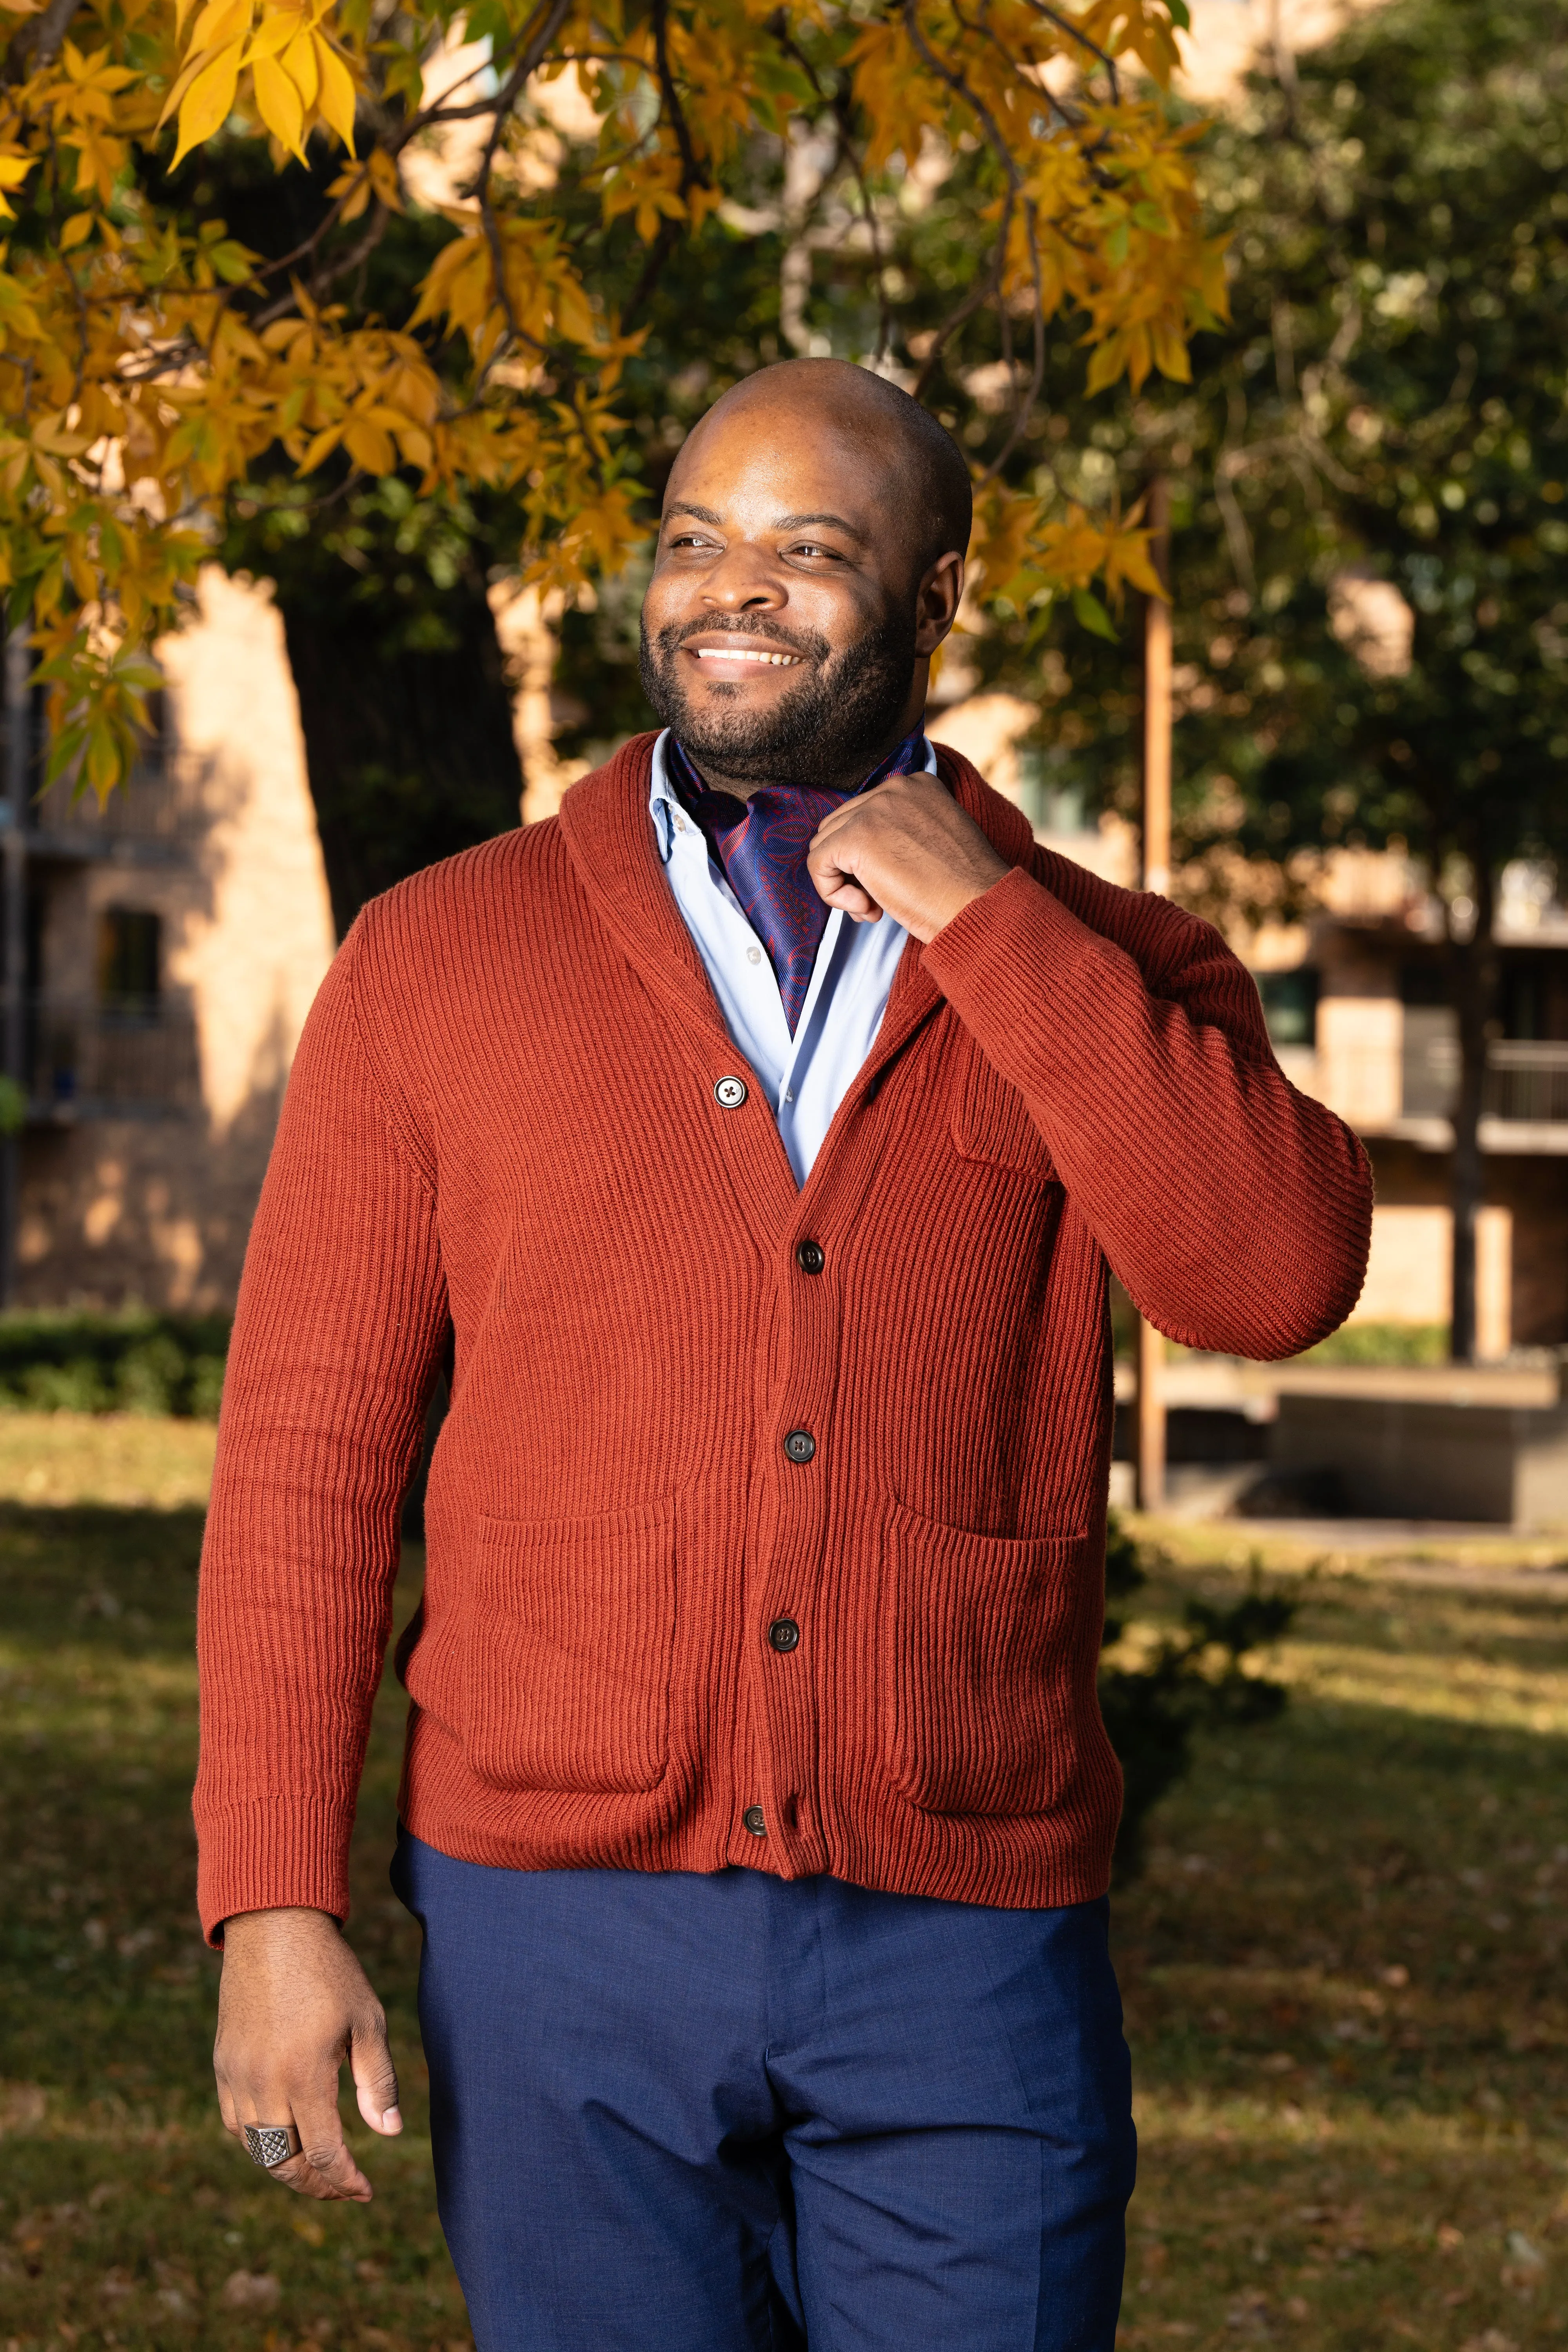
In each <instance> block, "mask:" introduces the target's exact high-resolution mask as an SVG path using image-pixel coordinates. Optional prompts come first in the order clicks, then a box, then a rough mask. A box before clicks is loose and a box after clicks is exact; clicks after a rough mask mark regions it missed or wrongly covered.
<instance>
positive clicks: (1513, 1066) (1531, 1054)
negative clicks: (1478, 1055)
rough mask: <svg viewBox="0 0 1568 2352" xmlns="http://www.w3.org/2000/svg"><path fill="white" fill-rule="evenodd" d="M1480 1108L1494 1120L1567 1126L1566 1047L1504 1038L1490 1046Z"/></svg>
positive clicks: (1544, 1125)
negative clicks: (1527, 1120)
mask: <svg viewBox="0 0 1568 2352" xmlns="http://www.w3.org/2000/svg"><path fill="white" fill-rule="evenodd" d="M1482 1107H1483V1108H1484V1109H1485V1110H1487V1111H1488V1112H1489V1115H1490V1116H1491V1117H1492V1118H1512V1119H1530V1120H1531V1121H1534V1122H1535V1123H1537V1124H1538V1125H1541V1126H1543V1127H1550V1126H1556V1125H1559V1124H1561V1123H1563V1122H1568V1043H1563V1044H1558V1043H1556V1042H1555V1041H1552V1042H1545V1041H1542V1042H1540V1043H1536V1042H1530V1043H1526V1042H1525V1041H1524V1040H1523V1039H1516V1038H1512V1037H1504V1038H1500V1039H1499V1040H1498V1041H1497V1043H1496V1044H1495V1045H1489V1046H1488V1047H1487V1083H1486V1092H1485V1094H1484V1096H1483V1097H1482Z"/></svg>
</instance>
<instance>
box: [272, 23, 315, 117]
mask: <svg viewBox="0 0 1568 2352" xmlns="http://www.w3.org/2000/svg"><path fill="white" fill-rule="evenodd" d="M279 62H280V64H281V65H282V68H283V70H284V72H285V73H286V74H287V75H288V76H289V79H290V80H291V81H292V82H293V83H294V84H295V86H296V88H297V89H298V90H299V92H300V97H301V98H302V99H303V100H304V101H305V106H306V109H307V111H308V110H310V108H311V107H312V106H314V105H315V103H316V100H317V98H318V97H319V95H320V93H321V73H320V71H319V69H318V68H317V65H316V43H315V39H314V37H313V36H312V35H311V34H310V32H309V31H308V30H306V29H304V28H300V30H298V31H296V32H295V33H294V35H293V36H292V37H291V38H290V40H289V45H288V47H286V48H285V49H284V50H283V51H282V53H281V57H280V58H279Z"/></svg>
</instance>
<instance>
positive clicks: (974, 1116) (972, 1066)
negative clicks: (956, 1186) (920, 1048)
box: [952, 1043, 1056, 1178]
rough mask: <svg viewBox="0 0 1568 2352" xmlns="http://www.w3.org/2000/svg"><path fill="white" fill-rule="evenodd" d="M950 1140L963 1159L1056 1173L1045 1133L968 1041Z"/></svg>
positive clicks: (1044, 1174) (1028, 1172) (1026, 1171)
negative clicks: (1043, 1134) (1044, 1136)
mask: <svg viewBox="0 0 1568 2352" xmlns="http://www.w3.org/2000/svg"><path fill="white" fill-rule="evenodd" d="M952 1140H953V1143H954V1145H955V1147H956V1148H957V1150H958V1152H959V1155H960V1157H961V1158H962V1159H964V1160H980V1161H983V1162H984V1165H986V1166H987V1167H990V1168H1012V1169H1016V1170H1017V1171H1019V1172H1020V1173H1022V1174H1026V1175H1030V1176H1038V1177H1041V1178H1051V1177H1054V1176H1055V1174H1056V1171H1055V1169H1054V1168H1053V1167H1052V1165H1051V1157H1050V1154H1049V1152H1048V1151H1047V1150H1046V1145H1045V1139H1044V1138H1043V1137H1042V1135H1041V1133H1040V1130H1039V1129H1038V1128H1037V1126H1036V1125H1035V1122H1034V1120H1033V1119H1032V1118H1030V1117H1029V1113H1028V1108H1027V1106H1026V1103H1025V1101H1024V1097H1023V1096H1022V1095H1021V1094H1020V1093H1019V1092H1018V1089H1017V1087H1014V1086H1009V1085H1008V1083H1007V1081H1006V1079H1005V1077H1003V1076H1001V1075H1000V1073H999V1072H998V1071H996V1070H994V1069H993V1068H992V1066H991V1065H990V1063H989V1062H988V1061H987V1060H986V1058H985V1056H984V1054H983V1053H982V1052H981V1051H980V1048H979V1046H978V1045H973V1043H971V1044H969V1045H968V1050H967V1052H966V1054H965V1056H964V1061H963V1066H962V1068H961V1071H960V1075H959V1079H958V1099H957V1100H956V1102H955V1103H954V1105H953V1108H952Z"/></svg>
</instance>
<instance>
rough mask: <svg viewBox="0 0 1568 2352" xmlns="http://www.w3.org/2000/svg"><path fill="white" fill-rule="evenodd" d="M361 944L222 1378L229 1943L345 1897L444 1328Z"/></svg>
mask: <svg viewBox="0 0 1568 2352" xmlns="http://www.w3.org/2000/svg"><path fill="white" fill-rule="evenodd" d="M361 920H362V925H363V918H362V919H361ZM362 947H363V929H362V928H361V926H356V928H355V930H354V931H353V932H351V934H350V936H349V938H348V940H346V941H345V942H344V945H343V947H342V950H340V953H339V955H338V958H337V961H336V962H335V963H334V964H333V966H332V969H331V971H330V972H329V974H328V976H327V979H326V981H325V982H324V983H323V985H322V988H321V993H320V995H319V996H318V997H317V1000H316V1003H315V1005H314V1006H313V1008H312V1010H311V1013H310V1018H309V1020H308V1021H307V1023H306V1024H305V1030H304V1034H303V1036H302V1037H301V1039H300V1048H299V1051H298V1054H297V1055H296V1056H295V1060H294V1066H293V1069H292V1071H291V1073H290V1076H289V1086H288V1091H287V1094H286V1097H285V1100H284V1105H283V1112H282V1117H281V1118H280V1120H279V1128H278V1136H277V1140H276V1143H275V1145H274V1147H273V1151H272V1157H271V1160H270V1163H269V1165H268V1172H267V1180H266V1182H265V1184H264V1186H263V1188H262V1193H261V1200H260V1204H259V1207H258V1211H257V1216H256V1222H255V1224H254V1226H253V1228H252V1231H251V1236H250V1244H249V1248H248V1250H247V1255H246V1263H245V1274H244V1278H243V1281H242V1283H241V1286H240V1293H239V1303H238V1307H237V1314H236V1318H235V1325H234V1335H233V1339H232V1342H231V1345H230V1349H229V1358H228V1368H227V1372H226V1378H225V1382H224V1398H223V1412H222V1416H221V1420H220V1423H219V1429H218V1445H217V1462H216V1471H215V1475H214V1482H213V1494H212V1505H211V1509H210V1512H209V1515H208V1519H207V1529H206V1539H205V1546H204V1549H203V1555H202V1570H201V1587H200V1596H199V1601H198V1608H197V1653H198V1662H199V1669H200V1684H201V1764H200V1769H199V1772H198V1775H197V1780H196V1789H195V1822H196V1831H197V1836H198V1840H199V1843H200V1870H199V1897H198V1899H199V1906H200V1910H201V1916H202V1923H203V1927H204V1928H205V1932H206V1934H207V1936H208V1937H209V1940H212V1941H215V1942H216V1941H217V1940H218V1938H219V1935H220V1932H221V1928H222V1924H223V1922H224V1920H225V1919H226V1918H229V1917H232V1916H234V1915H235V1914H236V1913H237V1912H239V1911H249V1910H262V1909H270V1908H273V1907H276V1906H282V1905H291V1904H301V1905H308V1906H311V1907H313V1908H316V1909H320V1910H322V1911H328V1912H331V1913H332V1914H333V1915H334V1916H337V1917H338V1918H340V1919H341V1918H342V1917H344V1916H346V1914H347V1910H348V1850H349V1839H350V1834H351V1832H352V1830H353V1817H354V1804H355V1799H356V1795H357V1791H358V1786H359V1778H360V1772H361V1769H362V1767H363V1760H364V1751H365V1743H366V1738H367V1736H368V1732H369V1727H370V1712H371V1706H372V1702H373V1700H374V1696H375V1691H376V1685H377V1683H378V1682H379V1680H380V1676H381V1667H382V1660H383V1656H384V1652H385V1646H386V1639H387V1634H388V1631H389V1627H390V1622H391V1612H392V1588H393V1584H394V1581H395V1578H396V1574H397V1560H398V1539H399V1518H400V1513H401V1506H402V1499H403V1496H404V1493H405V1489H406V1487H407V1485H408V1481H409V1478H410V1477H411V1475H412V1474H413V1471H414V1469H415V1467H416V1464H417V1460H418V1454H419V1448H420V1444H421V1442H422V1437H423V1431H424V1419H425V1410H426V1400H427V1397H428V1393H429V1390H430V1386H431V1383H432V1381H433V1380H434V1377H435V1370H436V1365H437V1360H438V1357H439V1352H440V1349H441V1346H442V1343H443V1340H444V1337H445V1332H446V1321H447V1296H446V1286H445V1280H444V1276H443V1273H442V1268H441V1262H440V1255H439V1251H438V1248H437V1231H436V1202H435V1196H434V1192H433V1188H432V1185H431V1182H430V1180H429V1176H428V1174H427V1172H426V1171H424V1170H422V1169H421V1168H420V1167H419V1166H418V1165H417V1164H416V1160H415V1157H414V1154H413V1152H412V1150H411V1149H410V1143H409V1137H408V1134H407V1122H406V1117H405V1118H404V1119H403V1121H402V1123H401V1124H402V1131H401V1132H400V1131H399V1127H398V1126H397V1125H395V1123H394V1114H393V1111H392V1108H391V1107H390V1106H389V1104H388V1102H387V1100H386V1098H385V1096H384V1090H383V1089H382V1088H381V1087H380V1086H379V1085H378V1083H377V1080H376V1077H375V1076H374V1072H373V1069H372V1066H371V1063H370V1060H369V1058H368V1055H367V1052H366V1048H365V1042H364V1039H363V1035H362V1033H361V1026H360V1019H359V1013H358V1009H357V1006H356V1001H355V989H356V966H357V963H358V960H359V954H360V950H361V949H362Z"/></svg>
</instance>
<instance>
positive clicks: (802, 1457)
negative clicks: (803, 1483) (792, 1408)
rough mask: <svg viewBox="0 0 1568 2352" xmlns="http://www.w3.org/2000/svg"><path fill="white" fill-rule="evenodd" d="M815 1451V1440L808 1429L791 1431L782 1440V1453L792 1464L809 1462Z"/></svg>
mask: <svg viewBox="0 0 1568 2352" xmlns="http://www.w3.org/2000/svg"><path fill="white" fill-rule="evenodd" d="M784 1452H785V1453H786V1454H788V1455H789V1458H790V1460H791V1461H792V1462H809V1461H810V1459H811V1457H812V1455H813V1454H815V1453H816V1438H815V1437H813V1435H812V1433H811V1432H810V1430H809V1429H792V1430H791V1431H790V1433H789V1435H788V1436H787V1437H786V1438H785V1439H784Z"/></svg>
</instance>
